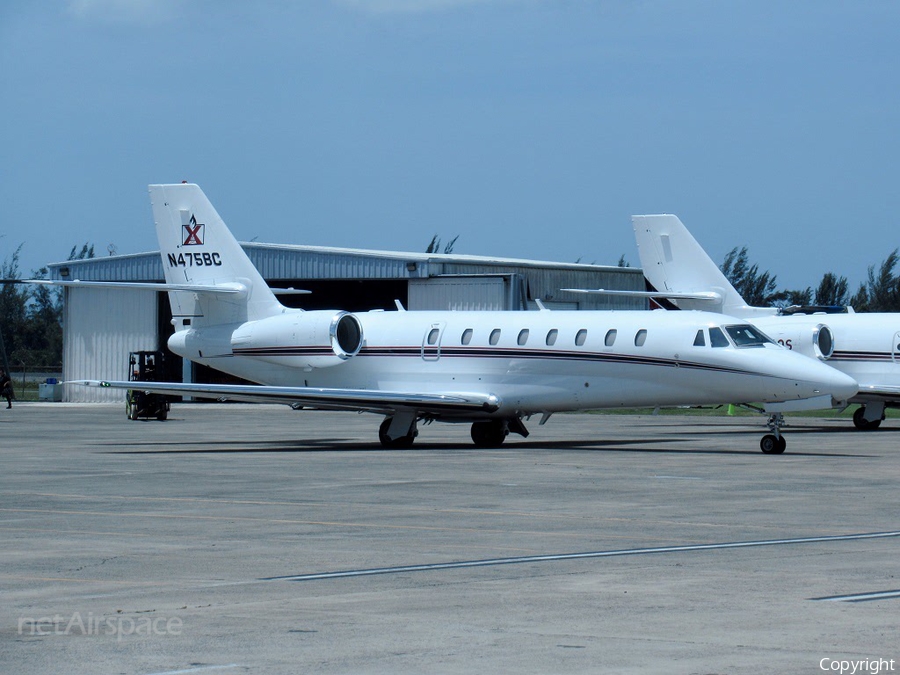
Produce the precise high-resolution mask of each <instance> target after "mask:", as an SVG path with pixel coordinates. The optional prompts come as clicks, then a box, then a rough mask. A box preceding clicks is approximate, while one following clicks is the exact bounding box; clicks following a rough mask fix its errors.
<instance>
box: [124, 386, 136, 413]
mask: <svg viewBox="0 0 900 675" xmlns="http://www.w3.org/2000/svg"><path fill="white" fill-rule="evenodd" d="M137 412H138V411H137V406H136V405H135V404H134V400H133V398H132V396H131V392H130V391H129V392H128V396H126V397H125V416H126V417H127V418H128V419H130V420H136V419H137Z"/></svg>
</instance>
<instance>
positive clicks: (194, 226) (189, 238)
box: [181, 215, 206, 246]
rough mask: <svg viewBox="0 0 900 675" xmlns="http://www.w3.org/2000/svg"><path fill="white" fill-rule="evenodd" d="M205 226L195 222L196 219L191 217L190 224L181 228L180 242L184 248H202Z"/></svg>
mask: <svg viewBox="0 0 900 675" xmlns="http://www.w3.org/2000/svg"><path fill="white" fill-rule="evenodd" d="M205 228H206V225H205V224H203V223H198V222H197V217H196V216H194V215H192V216H191V222H190V223H188V224H187V225H182V226H181V234H182V241H183V242H184V246H202V245H203V231H204V229H205Z"/></svg>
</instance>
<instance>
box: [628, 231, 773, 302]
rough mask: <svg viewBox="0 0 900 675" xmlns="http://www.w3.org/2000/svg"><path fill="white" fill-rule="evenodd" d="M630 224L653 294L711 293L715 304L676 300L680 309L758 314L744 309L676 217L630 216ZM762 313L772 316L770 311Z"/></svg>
mask: <svg viewBox="0 0 900 675" xmlns="http://www.w3.org/2000/svg"><path fill="white" fill-rule="evenodd" d="M631 222H632V224H633V226H634V237H635V240H636V241H637V246H638V254H639V255H640V258H641V267H642V268H643V269H644V277H646V279H647V281H649V282H650V283H651V284H652V285H653V287H654V288H655V289H656V290H658V291H660V292H661V293H665V292H674V293H698V292H709V291H712V292H714V293H716V294H717V295H718V296H719V297H720V298H721V300H718V301H716V302H715V303H714V304H711V303H710V302H708V301H702V300H690V299H678V300H675V303H676V304H677V305H678V306H679V307H680V308H681V309H701V310H706V311H714V312H720V313H723V314H730V315H732V316H747V315H748V314H754V313H757V311H758V308H753V307H748V306H747V303H746V302H744V299H743V298H742V297H741V295H740V294H739V293H738V292H737V291H736V290H735V288H734V286H732V285H731V283H730V282H729V281H728V279H726V278H725V275H724V274H722V271H721V270H720V269H719V267H718V266H717V265H716V264H715V263H714V262H713V261H712V259H711V258H710V257H709V256H708V255H707V253H706V251H704V250H703V248H702V247H701V246H700V244H698V243H697V240H696V239H694V237H693V236H692V235H691V233H690V232H688V230H687V228H686V227H685V226H684V225H683V224H682V222H681V220H679V219H678V216H673V215H655V216H632V217H631ZM759 309H761V308H759ZM763 311H765V312H766V313H771V310H763Z"/></svg>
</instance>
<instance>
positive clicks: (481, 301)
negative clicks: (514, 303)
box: [408, 277, 509, 311]
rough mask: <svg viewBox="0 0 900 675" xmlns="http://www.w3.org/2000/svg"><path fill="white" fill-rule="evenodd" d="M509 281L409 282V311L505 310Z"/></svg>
mask: <svg viewBox="0 0 900 675" xmlns="http://www.w3.org/2000/svg"><path fill="white" fill-rule="evenodd" d="M508 282H509V280H508V279H506V278H504V277H438V278H436V279H412V280H410V282H409V307H408V309H410V310H421V309H424V310H429V309H430V310H444V309H451V310H479V311H481V310H502V309H507V304H508V301H509V300H508V299H509V283H508Z"/></svg>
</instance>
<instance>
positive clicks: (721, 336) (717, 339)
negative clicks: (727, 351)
mask: <svg viewBox="0 0 900 675" xmlns="http://www.w3.org/2000/svg"><path fill="white" fill-rule="evenodd" d="M709 345H710V346H711V347H730V346H731V343H730V342H729V341H728V338H727V337H725V333H723V332H722V329H721V328H718V327H716V326H713V327H712V328H710V329H709Z"/></svg>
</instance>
